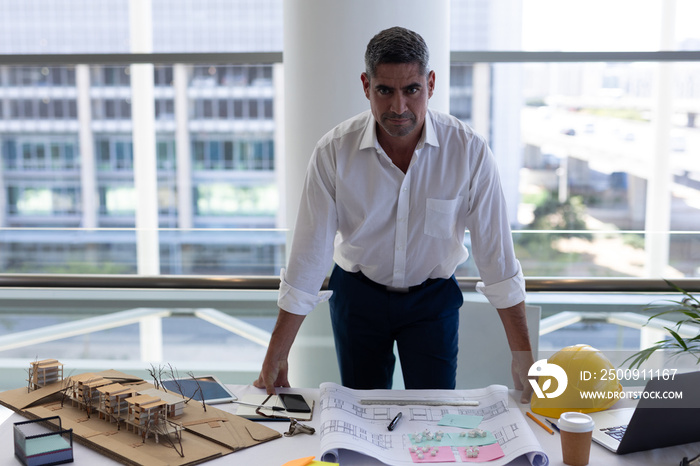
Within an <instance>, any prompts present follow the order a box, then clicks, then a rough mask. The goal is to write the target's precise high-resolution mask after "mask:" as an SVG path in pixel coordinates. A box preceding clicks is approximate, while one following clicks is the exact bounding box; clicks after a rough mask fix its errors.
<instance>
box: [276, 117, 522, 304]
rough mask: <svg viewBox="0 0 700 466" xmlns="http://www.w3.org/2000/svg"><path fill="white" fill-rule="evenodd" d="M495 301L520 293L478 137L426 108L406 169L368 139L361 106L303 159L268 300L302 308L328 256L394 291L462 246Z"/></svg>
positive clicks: (315, 298) (433, 270)
mask: <svg viewBox="0 0 700 466" xmlns="http://www.w3.org/2000/svg"><path fill="white" fill-rule="evenodd" d="M467 229H468V230H469V232H470V234H471V247H472V254H473V255H474V261H475V263H476V266H477V268H478V269H479V273H480V275H481V280H482V282H480V283H479V285H478V286H477V289H478V290H479V291H480V292H482V293H483V294H484V295H485V296H486V297H487V299H488V300H489V301H490V302H491V304H492V305H494V306H495V307H496V308H499V309H501V308H506V307H510V306H513V305H515V304H517V303H519V302H521V301H523V300H524V299H525V286H524V284H525V281H524V278H523V275H522V271H521V268H520V263H519V262H518V260H517V259H516V258H515V254H514V252H513V241H512V237H511V231H510V224H509V222H508V218H507V214H506V205H505V200H504V198H503V193H502V190H501V184H500V180H499V176H498V172H497V167H496V162H495V160H494V157H493V155H492V154H491V151H490V149H489V148H488V146H487V144H486V143H485V141H484V140H483V138H481V137H480V136H479V135H477V134H476V133H474V132H473V130H472V129H471V128H470V127H469V126H467V125H466V124H464V123H462V122H461V121H460V120H458V119H457V118H454V117H452V116H450V115H447V114H444V113H439V112H436V111H432V110H428V113H427V115H426V117H425V125H424V129H423V134H422V136H421V138H420V140H419V142H418V144H417V146H416V149H415V152H414V154H413V157H412V159H411V163H410V165H409V167H408V170H407V171H406V173H403V172H402V171H401V170H400V169H399V168H398V167H396V166H395V165H394V164H393V163H392V162H391V160H390V159H389V157H388V156H387V154H386V153H385V152H384V150H383V149H382V148H381V146H380V145H379V143H378V141H377V135H376V124H375V120H374V117H373V116H372V113H371V112H370V111H366V112H364V113H361V114H359V115H357V116H355V117H353V118H351V119H349V120H347V121H345V122H343V123H341V124H340V125H338V126H337V127H335V128H334V129H333V130H331V131H330V132H329V133H327V134H326V135H325V136H324V137H323V138H321V140H320V141H319V142H318V144H317V145H316V148H315V149H314V153H313V155H312V157H311V160H310V162H309V167H308V171H307V174H306V180H305V183H304V190H303V193H302V199H301V204H300V206H299V213H298V217H297V222H296V227H295V231H294V239H293V241H292V249H291V253H290V258H289V264H288V267H287V270H286V271H285V270H283V271H282V276H281V278H282V281H281V286H280V294H279V300H278V304H279V306H280V308H281V309H284V310H285V311H287V312H291V313H293V314H308V313H309V312H311V310H312V309H313V308H314V307H315V306H316V305H317V304H318V303H319V302H321V301H323V300H325V299H327V298H328V297H329V296H330V292H319V290H320V288H321V286H322V284H323V280H324V279H325V278H326V276H327V273H328V270H329V268H330V265H331V258H332V259H333V260H334V261H335V263H336V264H338V266H340V267H341V268H342V269H344V270H346V271H348V272H357V271H361V272H362V273H363V274H364V275H366V276H367V277H368V278H370V279H371V280H373V281H375V282H377V283H380V284H383V285H387V286H392V287H397V288H405V287H409V286H413V285H418V284H420V283H422V282H424V281H425V280H427V279H429V278H449V277H450V276H451V275H452V274H453V273H454V271H455V269H456V268H457V266H458V265H459V264H461V263H462V262H464V261H465V260H466V259H467V257H469V253H468V252H467V249H466V248H465V247H464V235H465V230H467Z"/></svg>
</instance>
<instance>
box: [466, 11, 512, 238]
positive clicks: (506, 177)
mask: <svg viewBox="0 0 700 466" xmlns="http://www.w3.org/2000/svg"><path fill="white" fill-rule="evenodd" d="M521 3H522V2H520V1H517V0H516V1H513V0H491V1H490V2H489V6H490V9H491V17H492V18H499V20H498V21H493V22H492V26H493V30H492V33H491V37H490V42H491V43H492V44H493V46H494V47H495V49H496V50H519V49H520V48H521V44H520V42H521V41H520V37H521V29H522V5H521ZM486 66H488V65H486ZM521 70H522V64H520V63H501V64H495V65H494V66H493V91H492V92H493V121H497V122H498V124H497V125H494V126H493V134H492V135H491V136H492V140H491V141H490V143H491V148H492V149H493V154H494V157H495V158H496V163H497V164H498V169H499V173H500V177H501V185H502V188H503V194H504V196H505V198H506V203H507V206H508V218H509V219H510V223H511V225H515V224H516V223H518V206H519V204H520V168H521V167H522V143H521V141H520V138H519V137H513V135H516V134H520V133H521V131H520V113H521V109H522V107H523V97H522V88H523V86H522V73H521ZM487 86H488V87H489V88H490V87H491V83H490V82H489V83H487ZM474 90H475V93H476V92H478V90H477V89H476V86H475V89H474ZM475 97H476V96H475ZM487 136H488V135H487Z"/></svg>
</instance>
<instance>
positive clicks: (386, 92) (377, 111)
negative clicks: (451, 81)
mask: <svg viewBox="0 0 700 466" xmlns="http://www.w3.org/2000/svg"><path fill="white" fill-rule="evenodd" d="M362 86H363V87H364V90H365V96H366V97H367V98H368V99H369V103H370V108H371V109H372V115H374V118H375V120H377V123H379V126H380V128H381V129H382V130H383V132H384V133H386V134H387V135H389V136H393V137H398V138H411V137H418V133H420V132H421V131H422V130H423V122H424V121H425V114H426V112H427V111H428V99H430V97H432V95H433V89H434V88H435V73H434V72H433V71H431V72H430V74H429V75H428V76H426V75H425V74H424V73H421V72H420V68H419V65H418V64H417V63H391V64H383V65H378V66H377V70H376V74H375V76H373V77H372V78H371V79H370V78H369V76H367V73H362ZM379 136H380V137H381V135H379Z"/></svg>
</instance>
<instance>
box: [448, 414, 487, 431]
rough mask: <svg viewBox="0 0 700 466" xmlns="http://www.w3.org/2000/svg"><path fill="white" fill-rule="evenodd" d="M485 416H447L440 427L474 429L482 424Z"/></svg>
mask: <svg viewBox="0 0 700 466" xmlns="http://www.w3.org/2000/svg"><path fill="white" fill-rule="evenodd" d="M483 419H484V417H483V416H470V415H467V414H445V415H444V416H443V417H442V419H440V422H438V425H439V426H450V427H461V428H463V429H474V428H476V427H478V426H479V424H481V421H482V420H483Z"/></svg>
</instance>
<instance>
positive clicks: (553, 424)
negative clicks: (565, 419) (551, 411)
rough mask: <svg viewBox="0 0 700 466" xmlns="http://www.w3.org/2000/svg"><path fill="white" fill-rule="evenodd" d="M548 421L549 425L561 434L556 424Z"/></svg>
mask: <svg viewBox="0 0 700 466" xmlns="http://www.w3.org/2000/svg"><path fill="white" fill-rule="evenodd" d="M546 421H547V423H548V424H549V425H550V426H552V429H554V430H556V431H557V432H559V427H558V426H557V425H556V424H555V423H553V422H552V421H550V420H549V419H546Z"/></svg>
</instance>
